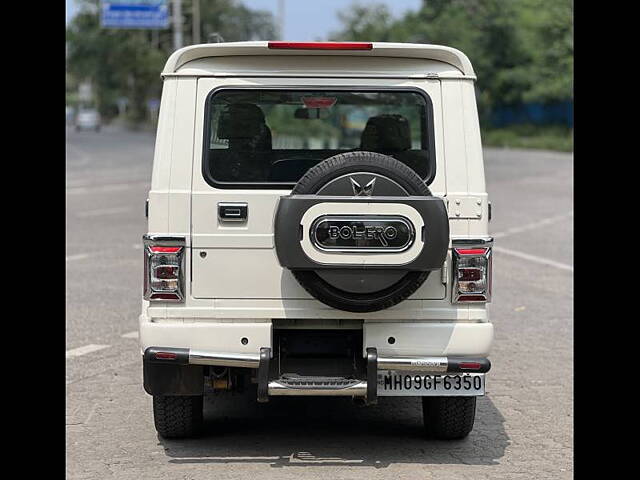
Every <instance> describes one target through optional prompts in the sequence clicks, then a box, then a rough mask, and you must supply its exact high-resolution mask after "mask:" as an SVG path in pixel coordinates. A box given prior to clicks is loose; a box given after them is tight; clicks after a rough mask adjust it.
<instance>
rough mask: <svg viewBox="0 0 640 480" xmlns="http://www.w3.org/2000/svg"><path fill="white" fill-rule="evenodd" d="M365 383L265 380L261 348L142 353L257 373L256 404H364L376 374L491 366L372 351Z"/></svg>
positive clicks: (161, 360)
mask: <svg viewBox="0 0 640 480" xmlns="http://www.w3.org/2000/svg"><path fill="white" fill-rule="evenodd" d="M366 351H367V358H366V364H367V368H366V379H347V378H340V377H298V376H291V375H290V376H286V377H283V378H279V379H270V378H269V363H270V360H271V349H270V348H261V349H260V353H255V354H253V353H245V354H240V353H215V352H205V351H200V350H190V349H187V348H165V347H149V348H147V349H146V350H145V352H144V362H145V363H147V364H153V365H159V364H164V365H211V366H224V367H240V368H253V369H258V401H260V402H266V401H268V397H269V396H276V395H290V396H351V397H365V398H366V400H367V403H376V401H377V394H376V392H377V376H378V370H395V371H407V372H415V373H424V374H443V373H486V372H488V371H489V370H490V369H491V362H490V361H489V359H488V358H483V357H460V356H446V357H413V356H412V357H383V356H378V354H377V350H376V349H375V348H373V347H369V348H367V349H366Z"/></svg>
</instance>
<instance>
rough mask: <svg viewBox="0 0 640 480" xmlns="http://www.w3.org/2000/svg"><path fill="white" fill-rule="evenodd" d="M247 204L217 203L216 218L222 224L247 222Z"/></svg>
mask: <svg viewBox="0 0 640 480" xmlns="http://www.w3.org/2000/svg"><path fill="white" fill-rule="evenodd" d="M248 210H249V206H248V205H247V202H224V203H223V202H220V203H218V218H219V219H220V221H222V222H244V221H246V220H247V215H248Z"/></svg>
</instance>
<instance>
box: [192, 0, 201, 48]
mask: <svg viewBox="0 0 640 480" xmlns="http://www.w3.org/2000/svg"><path fill="white" fill-rule="evenodd" d="M192 1H193V17H192V19H193V23H192V24H191V36H192V38H193V44H194V45H195V44H198V43H200V0H192Z"/></svg>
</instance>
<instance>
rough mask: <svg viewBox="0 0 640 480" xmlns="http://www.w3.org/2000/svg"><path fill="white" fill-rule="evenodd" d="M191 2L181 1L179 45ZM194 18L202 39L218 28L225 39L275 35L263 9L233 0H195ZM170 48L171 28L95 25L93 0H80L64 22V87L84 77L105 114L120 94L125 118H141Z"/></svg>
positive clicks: (155, 94)
mask: <svg viewBox="0 0 640 480" xmlns="http://www.w3.org/2000/svg"><path fill="white" fill-rule="evenodd" d="M191 5H192V3H191V2H190V1H185V2H183V20H184V28H183V36H184V44H185V45H189V44H191V43H192V36H191V22H192V8H191ZM200 19H201V40H200V41H201V42H206V41H207V38H208V35H209V34H210V33H219V34H220V35H221V36H222V37H223V38H224V40H225V41H239V40H257V39H268V38H273V37H274V36H275V26H274V22H273V18H272V15H271V14H270V13H269V12H264V11H255V10H251V9H249V8H247V7H245V6H244V5H242V4H241V3H239V2H238V1H237V0H215V1H201V5H200ZM172 51H173V34H172V31H171V29H167V30H159V31H150V30H133V29H105V28H101V27H100V18H99V2H98V0H81V1H79V12H78V14H77V15H76V16H75V17H74V18H73V20H72V21H71V23H70V24H69V26H68V28H67V87H68V91H69V90H70V89H73V88H76V86H77V84H78V83H79V82H82V81H89V82H91V84H92V86H93V89H94V95H95V99H96V103H97V107H98V108H99V109H100V111H101V113H102V114H103V115H104V116H105V117H112V116H114V115H115V114H116V112H117V101H118V99H119V98H121V97H126V98H127V99H128V102H129V106H128V120H129V121H130V122H131V123H134V124H137V123H141V122H144V121H146V120H148V118H147V116H148V113H147V102H148V101H149V100H151V99H157V98H159V97H160V91H161V88H162V82H161V79H160V72H161V71H162V68H163V66H164V63H165V62H166V60H167V58H168V57H169V55H170V54H171V53H172ZM68 97H69V96H68ZM70 97H71V98H73V96H70Z"/></svg>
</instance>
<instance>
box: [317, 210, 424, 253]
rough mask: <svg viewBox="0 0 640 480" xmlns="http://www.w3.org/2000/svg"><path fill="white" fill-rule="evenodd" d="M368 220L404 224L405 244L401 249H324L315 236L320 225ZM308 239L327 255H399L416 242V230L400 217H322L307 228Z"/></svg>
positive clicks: (364, 215) (363, 215)
mask: <svg viewBox="0 0 640 480" xmlns="http://www.w3.org/2000/svg"><path fill="white" fill-rule="evenodd" d="M366 218H368V219H370V220H371V221H376V222H382V221H385V220H388V221H393V222H400V223H404V224H405V225H406V226H407V229H408V230H409V238H408V239H407V242H406V243H405V244H404V245H403V246H401V247H392V248H388V247H383V246H381V247H369V248H357V247H345V248H343V247H325V246H322V245H320V243H319V242H318V239H317V236H316V230H317V228H318V226H320V224H321V223H324V222H328V221H331V220H332V219H333V220H336V221H343V222H364V221H365V219H366ZM309 237H310V240H311V244H312V245H313V246H314V247H315V248H316V249H318V250H320V251H322V252H328V253H401V252H404V251H406V250H408V249H409V248H411V247H412V246H413V244H414V242H415V240H416V229H415V228H414V226H413V223H412V222H411V220H409V219H408V218H406V217H404V216H402V215H375V214H361V215H357V214H351V215H322V216H320V217H318V218H316V219H315V220H314V221H313V223H312V224H311V227H310V228H309Z"/></svg>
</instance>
